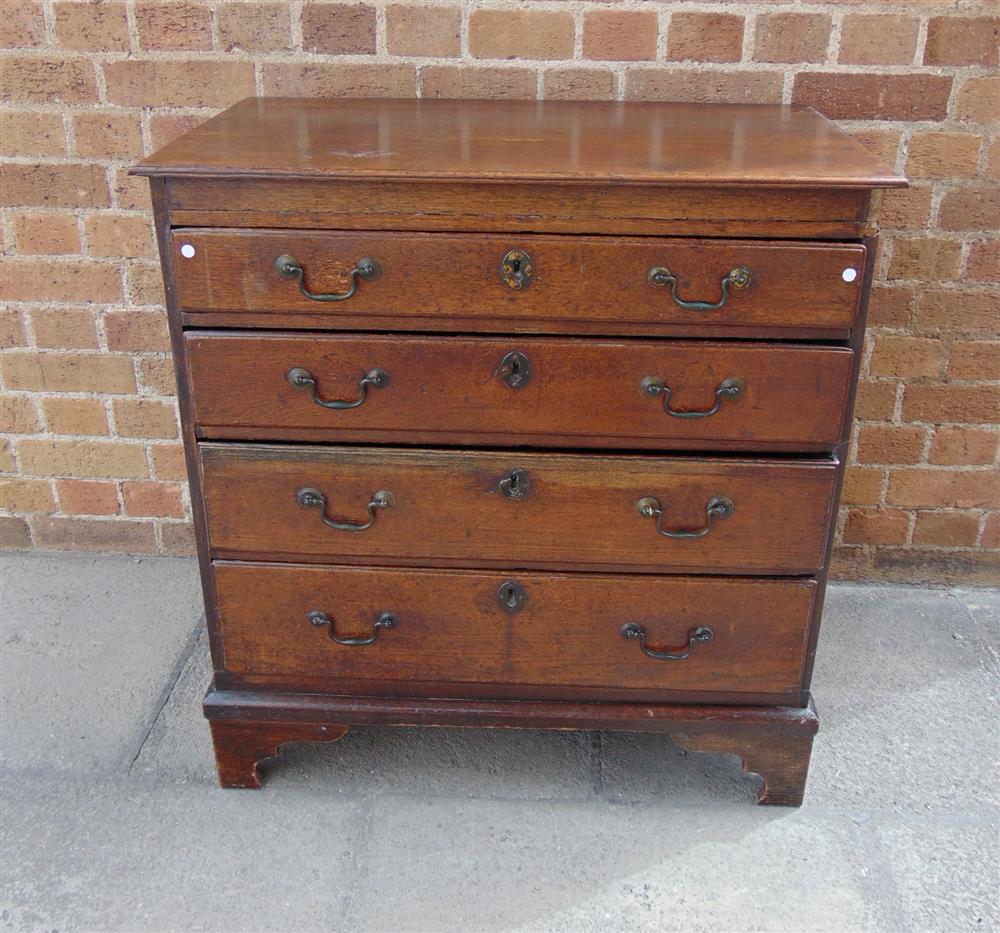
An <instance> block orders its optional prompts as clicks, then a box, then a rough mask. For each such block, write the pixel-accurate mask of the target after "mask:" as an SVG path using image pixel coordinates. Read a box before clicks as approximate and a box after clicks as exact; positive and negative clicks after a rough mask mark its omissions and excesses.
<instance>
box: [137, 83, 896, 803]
mask: <svg viewBox="0 0 1000 933" xmlns="http://www.w3.org/2000/svg"><path fill="white" fill-rule="evenodd" d="M136 171H138V172H139V173H141V174H145V175H149V176H150V181H151V185H152V192H153V202H154V207H155V211H156V217H157V226H158V233H159V243H160V252H161V259H162V264H163V270H164V279H165V282H166V292H167V302H168V310H169V316H170V326H171V334H172V345H173V351H174V357H175V360H176V364H177V376H178V386H179V395H180V405H181V413H182V420H183V425H184V440H185V448H186V452H187V458H188V467H189V473H190V481H191V498H192V508H193V513H194V521H195V526H196V531H197V536H198V547H199V555H200V561H201V570H202V576H203V582H204V590H205V602H206V607H207V615H208V623H209V631H210V636H211V646H212V655H213V661H214V666H215V678H214V682H213V684H212V686H211V688H210V690H209V693H208V695H207V697H206V699H205V713H206V715H207V716H208V718H209V720H210V722H211V727H212V734H213V739H214V742H215V749H216V757H217V761H218V769H219V778H220V781H221V782H222V783H223V784H224V785H226V786H238V787H252V786H259V783H260V779H259V774H258V771H257V765H258V763H259V762H260V761H261V760H263V759H264V758H267V757H270V756H273V755H275V754H277V750H278V747H279V746H280V745H281V744H283V743H287V742H293V741H330V740H334V739H337V738H340V737H341V736H343V735H344V734H345V733H346V731H347V730H348V729H349V728H350V727H351V726H352V725H355V724H364V723H393V724H399V725H447V726H452V725H455V726H461V725H468V726H506V727H541V728H557V729H621V730H652V731H662V732H664V733H668V734H670V735H671V737H672V738H673V739H674V741H676V742H678V743H679V744H680V745H682V746H683V747H686V748H690V749H693V750H704V751H722V752H730V753H733V754H736V755H738V756H740V757H741V758H742V759H743V763H744V767H745V768H747V769H748V770H751V771H754V772H757V773H759V774H760V775H761V776H762V778H763V782H762V789H761V791H760V799H761V800H762V801H763V802H767V803H787V804H796V803H799V802H800V801H801V799H802V793H803V789H804V786H805V778H806V771H807V768H808V762H809V755H810V750H811V747H812V739H813V735H814V733H815V732H816V729H817V725H818V720H817V717H816V713H815V711H814V709H813V706H812V702H811V698H810V693H809V683H810V677H811V670H812V663H813V656H814V653H815V648H816V639H817V634H818V629H819V619H820V614H821V609H822V603H823V590H824V585H825V578H826V567H827V562H828V559H829V553H830V546H831V541H832V537H833V530H834V524H835V516H836V508H837V499H838V494H839V487H840V482H841V478H842V475H843V459H844V456H845V454H846V445H847V442H848V439H849V436H850V420H851V409H852V403H853V394H854V387H855V384H856V381H857V372H858V365H859V356H860V351H861V347H862V338H863V333H864V321H865V306H866V299H867V293H868V288H869V283H870V279H871V274H872V267H873V263H874V256H875V232H876V227H875V223H876V213H877V205H878V199H879V193H880V189H882V188H886V187H892V186H898V185H901V184H904V183H905V182H904V181H903V179H902V178H900V177H898V176H896V175H894V174H893V172H892V171H891V170H889V169H888V168H887V167H885V166H884V165H882V164H881V163H879V162H878V160H877V159H875V158H874V157H873V156H871V155H869V154H868V153H867V152H866V151H865V150H864V149H863V148H862V147H861V146H859V145H858V144H857V143H855V142H854V141H853V140H851V139H850V138H849V137H847V136H846V135H844V134H843V133H841V132H840V131H839V130H838V129H837V128H836V127H834V126H832V125H831V124H830V123H828V122H827V121H825V120H824V119H823V118H822V117H820V116H818V115H817V114H815V113H813V112H812V111H809V110H802V109H795V108H784V107H765V106H747V107H740V106H704V105H686V104H607V103H535V102H454V101H394V100H389V101H354V100H343V101H324V100H279V99H262V100H247V101H243V102H242V103H240V104H238V105H236V106H235V107H233V108H231V109H230V110H228V111H226V112H225V113H223V114H221V115H220V116H218V117H216V118H215V119H213V120H210V121H209V122H208V123H206V124H204V125H203V126H201V127H199V128H198V129H196V130H194V131H193V132H191V133H189V134H188V135H186V136H184V137H182V138H181V139H179V140H177V141H176V142H174V143H172V144H170V145H169V146H167V147H166V148H165V149H163V150H161V151H160V152H158V153H156V154H155V155H153V156H152V157H150V158H149V159H147V160H146V161H145V162H143V163H142V164H141V165H140V166H139V167H138V168H137V169H136Z"/></svg>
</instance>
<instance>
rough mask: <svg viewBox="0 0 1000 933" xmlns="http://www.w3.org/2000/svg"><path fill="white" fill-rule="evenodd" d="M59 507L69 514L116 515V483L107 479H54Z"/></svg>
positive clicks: (118, 507)
mask: <svg viewBox="0 0 1000 933" xmlns="http://www.w3.org/2000/svg"><path fill="white" fill-rule="evenodd" d="M56 494H57V495H58V496H59V507H60V509H61V510H62V511H63V512H68V513H69V514H71V515H117V514H118V512H119V511H120V509H121V506H120V505H119V502H118V484H117V483H111V482H108V481H107V480H94V479H60V480H56Z"/></svg>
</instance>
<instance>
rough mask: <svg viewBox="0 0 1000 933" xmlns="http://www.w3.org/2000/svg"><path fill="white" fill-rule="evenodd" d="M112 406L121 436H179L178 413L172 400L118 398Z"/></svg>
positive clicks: (116, 425) (117, 429) (116, 426)
mask: <svg viewBox="0 0 1000 933" xmlns="http://www.w3.org/2000/svg"><path fill="white" fill-rule="evenodd" d="M112 406H113V411H114V416H115V429H116V431H117V433H118V436H119V437H167V438H173V437H177V415H176V413H175V409H174V405H173V403H172V402H161V401H158V400H156V399H148V398H129V399H120V398H116V399H115V400H114V402H112Z"/></svg>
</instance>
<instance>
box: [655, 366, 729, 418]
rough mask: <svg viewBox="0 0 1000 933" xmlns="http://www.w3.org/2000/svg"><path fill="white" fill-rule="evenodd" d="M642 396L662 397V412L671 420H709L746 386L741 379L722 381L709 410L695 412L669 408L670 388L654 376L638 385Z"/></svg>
mask: <svg viewBox="0 0 1000 933" xmlns="http://www.w3.org/2000/svg"><path fill="white" fill-rule="evenodd" d="M639 387H640V389H641V390H642V394H643V395H646V396H648V397H649V398H656V397H657V396H658V395H662V396H663V410H664V411H665V412H666V413H667V414H668V415H670V416H671V417H672V418H709V417H711V416H712V415H714V414H715V413H716V412H717V411H718V410H719V409H720V408H721V407H722V403H723V402H724V401H725V400H726V399H733V400H735V399H738V398H739V397H740V396H741V395H742V394H743V393H744V392H745V391H746V387H747V384H746V383H745V382H744V381H743V380H742V379H723V380H722V382H720V383H719V384H718V386H717V387H716V389H715V404H714V405H713V406H712V407H711V408H703V409H697V410H695V411H678V410H677V409H675V408H671V407H670V391H671V389H670V386H668V385H667V384H666V383H665V382H664V381H663V380H662V379H658V378H657V377H656V376H647V377H646V378H645V379H643V380H642V382H640V383H639Z"/></svg>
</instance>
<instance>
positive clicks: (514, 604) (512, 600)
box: [497, 580, 525, 614]
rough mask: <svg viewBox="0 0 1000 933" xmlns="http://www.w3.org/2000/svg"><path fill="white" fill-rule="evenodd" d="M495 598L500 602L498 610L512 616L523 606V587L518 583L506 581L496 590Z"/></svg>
mask: <svg viewBox="0 0 1000 933" xmlns="http://www.w3.org/2000/svg"><path fill="white" fill-rule="evenodd" d="M497 598H498V599H499V601H500V608H501V609H503V611H504V612H507V613H511V614H513V613H515V612H517V611H518V610H519V609H520V608H521V607H522V606H523V605H524V600H525V593H524V587H523V586H521V584H520V583H516V582H515V581H513V580H508V581H507V582H505V583H501V584H500V588H499V589H498V590H497Z"/></svg>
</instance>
